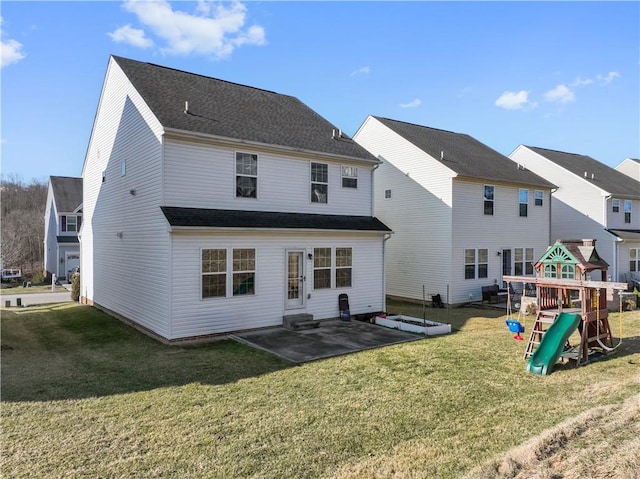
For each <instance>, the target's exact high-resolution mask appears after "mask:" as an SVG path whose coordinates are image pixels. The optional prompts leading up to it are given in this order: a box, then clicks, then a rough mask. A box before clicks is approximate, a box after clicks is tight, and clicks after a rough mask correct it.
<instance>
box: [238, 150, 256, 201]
mask: <svg viewBox="0 0 640 479" xmlns="http://www.w3.org/2000/svg"><path fill="white" fill-rule="evenodd" d="M257 197H258V155H254V154H251V153H239V152H238V153H236V198H257Z"/></svg>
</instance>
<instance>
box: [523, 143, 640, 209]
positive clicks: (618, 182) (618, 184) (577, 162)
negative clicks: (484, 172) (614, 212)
mask: <svg viewBox="0 0 640 479" xmlns="http://www.w3.org/2000/svg"><path fill="white" fill-rule="evenodd" d="M527 148H529V149H530V150H531V151H534V152H536V153H538V154H539V155H542V156H544V157H545V158H546V159H548V160H550V161H552V162H554V163H556V164H557V165H559V166H561V167H563V168H564V169H566V170H567V171H570V172H571V173H573V174H574V175H577V176H579V177H581V178H583V179H584V180H585V181H588V182H589V183H591V184H593V185H595V186H597V187H598V188H601V189H602V190H604V191H606V192H608V193H610V194H612V195H619V196H627V197H633V198H640V181H636V180H634V179H633V178H631V177H630V176H627V175H625V174H624V173H621V172H620V171H618V170H616V169H615V168H611V167H610V166H607V165H605V164H604V163H600V162H599V161H597V160H594V159H593V158H591V157H590V156H585V155H577V154H574V153H565V152H562V151H556V150H548V149H546V148H538V147H535V146H527ZM585 172H586V173H587V176H586V177H585ZM592 174H593V179H591V175H592Z"/></svg>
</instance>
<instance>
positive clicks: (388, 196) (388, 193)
mask: <svg viewBox="0 0 640 479" xmlns="http://www.w3.org/2000/svg"><path fill="white" fill-rule="evenodd" d="M384 197H385V199H387V200H388V199H389V198H391V190H384Z"/></svg>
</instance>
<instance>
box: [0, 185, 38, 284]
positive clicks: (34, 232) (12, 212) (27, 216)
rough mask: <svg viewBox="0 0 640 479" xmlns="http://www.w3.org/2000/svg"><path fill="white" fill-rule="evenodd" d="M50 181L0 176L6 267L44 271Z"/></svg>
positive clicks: (0, 219) (0, 217) (1, 239)
mask: <svg viewBox="0 0 640 479" xmlns="http://www.w3.org/2000/svg"><path fill="white" fill-rule="evenodd" d="M48 187H49V184H48V182H47V181H45V180H37V179H32V180H31V181H30V182H29V183H25V182H23V181H22V180H21V179H20V178H19V177H18V176H15V175H11V176H9V177H7V178H5V177H2V178H0V236H1V237H0V242H1V249H0V255H1V259H2V267H3V268H21V269H22V271H23V274H24V273H31V274H35V273H38V272H40V273H41V272H42V266H43V265H42V263H43V260H44V258H43V256H44V244H43V241H44V228H45V225H44V212H45V209H46V203H47V190H48Z"/></svg>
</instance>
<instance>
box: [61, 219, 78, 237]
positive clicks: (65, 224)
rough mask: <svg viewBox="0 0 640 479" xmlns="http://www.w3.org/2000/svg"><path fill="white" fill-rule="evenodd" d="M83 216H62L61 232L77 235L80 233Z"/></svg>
mask: <svg viewBox="0 0 640 479" xmlns="http://www.w3.org/2000/svg"><path fill="white" fill-rule="evenodd" d="M81 225H82V216H76V215H62V216H60V231H62V232H63V233H75V232H78V231H80V226H81Z"/></svg>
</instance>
